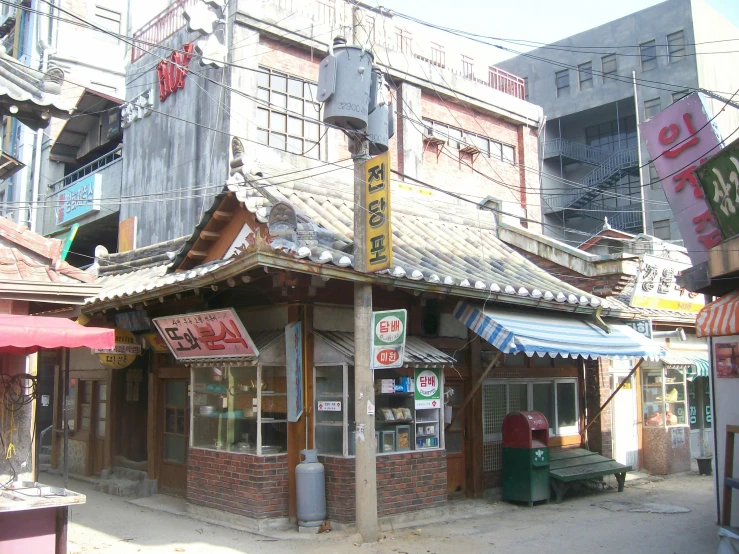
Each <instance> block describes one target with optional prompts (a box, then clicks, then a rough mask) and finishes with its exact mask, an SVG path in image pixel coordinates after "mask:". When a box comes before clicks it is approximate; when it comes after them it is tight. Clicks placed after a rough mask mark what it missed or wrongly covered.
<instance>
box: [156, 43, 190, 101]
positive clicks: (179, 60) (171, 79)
mask: <svg viewBox="0 0 739 554" xmlns="http://www.w3.org/2000/svg"><path fill="white" fill-rule="evenodd" d="M194 46H195V45H194V44H193V43H191V42H190V43H188V44H184V45H183V46H182V51H180V52H178V51H177V50H175V51H174V52H172V54H170V56H169V59H166V60H162V61H161V62H159V64H157V82H158V83H159V101H160V102H164V101H165V100H166V99H167V98H168V97H169V95H170V94H172V93H173V92H177V91H178V90H179V89H181V88H185V77H187V68H188V66H189V65H190V60H191V59H192V52H193V49H194Z"/></svg>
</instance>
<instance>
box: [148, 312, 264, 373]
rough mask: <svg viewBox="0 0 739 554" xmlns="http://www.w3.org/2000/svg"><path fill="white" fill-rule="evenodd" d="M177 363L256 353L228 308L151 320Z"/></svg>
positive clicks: (234, 315)
mask: <svg viewBox="0 0 739 554" xmlns="http://www.w3.org/2000/svg"><path fill="white" fill-rule="evenodd" d="M153 321H154V324H155V325H156V326H157V329H158V331H159V334H160V335H162V338H163V339H164V341H165V342H166V343H167V346H168V347H169V349H170V350H171V351H172V354H173V355H174V357H175V358H176V359H177V360H180V361H183V360H197V359H200V358H245V357H256V356H258V355H259V351H258V350H257V348H256V346H254V343H253V342H252V340H251V337H250V336H249V333H247V332H246V329H244V326H243V324H242V323H241V320H240V319H239V317H238V316H237V315H236V312H235V311H234V310H233V309H231V308H228V309H225V310H213V311H211V312H198V313H192V314H182V315H177V316H172V317H157V318H154V320H153Z"/></svg>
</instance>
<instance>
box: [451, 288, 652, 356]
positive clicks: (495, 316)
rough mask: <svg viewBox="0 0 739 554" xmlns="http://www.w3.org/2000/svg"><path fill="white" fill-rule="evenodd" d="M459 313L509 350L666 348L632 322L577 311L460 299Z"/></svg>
mask: <svg viewBox="0 0 739 554" xmlns="http://www.w3.org/2000/svg"><path fill="white" fill-rule="evenodd" d="M454 316H455V317H456V318H457V319H458V320H459V321H461V322H462V323H464V324H465V325H466V326H467V327H468V328H469V329H471V330H472V331H474V332H475V333H477V334H478V335H480V337H481V338H483V339H484V340H486V341H488V342H489V343H490V344H492V345H493V346H495V347H496V348H497V349H498V350H500V351H502V352H503V353H505V354H517V353H519V352H524V353H525V354H526V355H528V356H533V355H534V354H538V355H539V356H546V355H549V356H562V357H563V358H577V357H578V356H582V357H584V358H650V359H659V358H661V357H662V356H663V355H664V350H663V349H662V347H661V346H660V345H659V344H657V343H656V342H654V341H652V340H650V339H648V338H647V337H645V336H644V335H641V334H639V333H637V332H636V331H634V330H633V329H631V328H630V327H628V326H626V325H610V326H609V327H610V329H611V332H610V333H606V332H605V331H604V330H603V329H601V328H600V327H598V326H596V325H594V324H592V323H590V322H588V321H585V320H584V319H580V318H578V317H577V316H570V317H568V316H565V315H550V314H546V313H541V312H538V313H529V312H521V311H508V310H501V309H499V308H493V307H490V306H487V307H485V308H484V310H483V306H482V305H479V304H478V305H474V304H469V303H467V302H459V303H458V304H457V307H456V308H455V310H454Z"/></svg>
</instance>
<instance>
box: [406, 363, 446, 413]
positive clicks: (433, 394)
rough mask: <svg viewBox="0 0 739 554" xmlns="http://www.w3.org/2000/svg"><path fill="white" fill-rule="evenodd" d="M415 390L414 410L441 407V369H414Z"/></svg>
mask: <svg viewBox="0 0 739 554" xmlns="http://www.w3.org/2000/svg"><path fill="white" fill-rule="evenodd" d="M415 380H416V384H415V390H414V391H413V400H414V403H415V407H416V410H425V409H429V408H431V409H434V408H436V409H438V408H440V407H441V369H439V368H433V369H425V368H420V367H417V368H416V370H415Z"/></svg>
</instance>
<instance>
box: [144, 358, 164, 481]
mask: <svg viewBox="0 0 739 554" xmlns="http://www.w3.org/2000/svg"><path fill="white" fill-rule="evenodd" d="M161 358H162V356H161V355H159V354H155V355H154V356H153V362H152V372H151V373H149V398H148V400H149V402H148V413H147V418H146V450H147V455H146V462H147V472H148V474H149V479H158V478H159V465H158V464H157V460H158V458H159V442H158V441H157V413H158V412H157V410H158V399H159V391H158V380H157V374H158V372H159V367H160V364H161Z"/></svg>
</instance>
